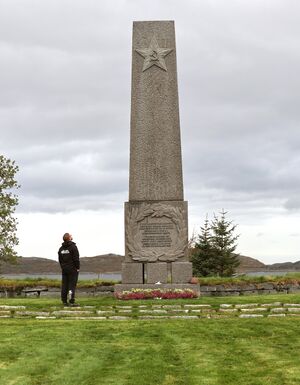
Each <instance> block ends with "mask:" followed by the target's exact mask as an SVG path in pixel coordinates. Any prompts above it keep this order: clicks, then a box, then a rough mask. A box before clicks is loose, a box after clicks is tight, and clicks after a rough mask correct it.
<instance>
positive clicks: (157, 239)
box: [140, 223, 175, 247]
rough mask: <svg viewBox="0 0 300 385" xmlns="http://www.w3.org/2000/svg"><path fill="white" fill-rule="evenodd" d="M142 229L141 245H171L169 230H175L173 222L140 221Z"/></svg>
mask: <svg viewBox="0 0 300 385" xmlns="http://www.w3.org/2000/svg"><path fill="white" fill-rule="evenodd" d="M140 230H141V231H142V239H141V241H142V246H143V247H171V246H172V237H171V232H170V231H172V230H175V225H174V224H173V223H142V224H141V225H140Z"/></svg>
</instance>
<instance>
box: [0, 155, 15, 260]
mask: <svg viewBox="0 0 300 385" xmlns="http://www.w3.org/2000/svg"><path fill="white" fill-rule="evenodd" d="M17 171H18V166H16V164H15V162H14V161H12V160H10V159H7V158H5V157H4V156H3V155H0V262H15V260H16V256H17V253H16V252H15V250H14V247H15V246H16V245H17V244H18V238H17V236H16V229H17V220H16V218H14V217H13V213H14V212H15V208H16V206H17V204H18V198H17V196H16V195H15V194H14V193H13V192H12V189H15V188H18V187H19V186H18V183H17V181H16V180H15V174H16V173H17Z"/></svg>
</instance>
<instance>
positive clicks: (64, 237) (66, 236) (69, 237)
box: [63, 233, 73, 242]
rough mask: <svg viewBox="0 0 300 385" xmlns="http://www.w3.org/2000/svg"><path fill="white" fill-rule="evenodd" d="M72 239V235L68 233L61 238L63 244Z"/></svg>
mask: <svg viewBox="0 0 300 385" xmlns="http://www.w3.org/2000/svg"><path fill="white" fill-rule="evenodd" d="M72 239H73V237H72V235H71V234H70V233H65V234H64V236H63V240H64V241H65V242H67V241H72Z"/></svg>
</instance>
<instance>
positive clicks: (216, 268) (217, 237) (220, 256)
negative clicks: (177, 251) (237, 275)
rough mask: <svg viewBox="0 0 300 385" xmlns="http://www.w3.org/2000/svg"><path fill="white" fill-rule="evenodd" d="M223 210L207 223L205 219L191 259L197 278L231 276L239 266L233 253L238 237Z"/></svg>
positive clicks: (236, 256)
mask: <svg viewBox="0 0 300 385" xmlns="http://www.w3.org/2000/svg"><path fill="white" fill-rule="evenodd" d="M226 214H227V212H225V211H224V210H222V211H221V213H220V216H219V217H217V216H216V215H215V216H214V219H213V221H212V222H211V223H209V221H208V219H207V218H206V220H205V222H204V226H203V227H201V233H200V234H199V236H198V240H197V242H196V243H195V248H194V251H193V254H192V257H191V261H192V263H193V273H194V275H197V276H221V277H228V276H231V275H232V274H233V273H234V272H235V269H236V268H237V267H238V265H239V260H238V255H237V254H236V253H235V249H236V247H237V244H236V241H237V239H238V237H239V235H234V231H235V229H236V225H233V224H232V222H231V221H227V220H226Z"/></svg>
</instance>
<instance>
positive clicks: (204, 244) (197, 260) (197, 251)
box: [191, 216, 216, 277]
mask: <svg viewBox="0 0 300 385" xmlns="http://www.w3.org/2000/svg"><path fill="white" fill-rule="evenodd" d="M200 230H201V232H200V234H199V235H198V239H197V241H196V243H195V246H194V250H193V252H192V256H191V262H192V264H193V275H194V276H204V277H205V276H208V275H215V274H216V270H215V258H214V250H213V248H212V246H211V235H210V225H209V221H208V218H207V216H206V219H205V221H204V226H203V227H201V228H200Z"/></svg>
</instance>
